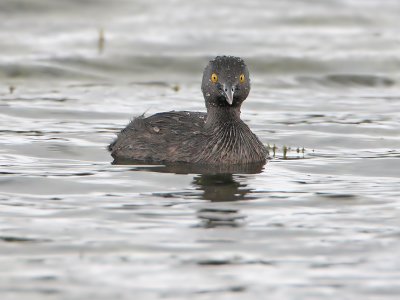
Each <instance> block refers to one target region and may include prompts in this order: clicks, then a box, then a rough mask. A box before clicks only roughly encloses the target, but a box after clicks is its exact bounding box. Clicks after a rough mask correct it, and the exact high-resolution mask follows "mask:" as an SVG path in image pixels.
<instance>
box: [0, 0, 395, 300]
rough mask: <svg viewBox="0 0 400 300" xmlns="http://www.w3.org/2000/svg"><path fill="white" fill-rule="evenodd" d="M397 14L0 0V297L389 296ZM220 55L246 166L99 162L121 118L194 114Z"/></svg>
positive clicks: (333, 0) (375, 6)
mask: <svg viewBox="0 0 400 300" xmlns="http://www.w3.org/2000/svg"><path fill="white" fill-rule="evenodd" d="M399 13H400V2H398V1H395V0H393V1H389V0H384V1H382V0H368V1H361V0H359V1H356V0H342V1H340V0H329V1H312V0H301V1H289V0H286V1H263V2H261V1H260V2H258V1H246V2H243V1H242V2H232V1H227V2H226V3H221V2H218V3H216V2H215V1H202V2H196V3H193V1H192V2H188V1H183V0H176V1H171V2H169V3H161V2H159V1H147V0H146V1H128V0H125V1H123V0H120V1H77V0H75V1H51V0H38V1H28V0H19V1H13V0H2V1H1V3H0V20H1V21H0V24H1V26H0V54H1V55H0V82H1V83H0V173H1V177H0V208H1V209H0V245H1V247H0V266H1V271H0V295H1V299H3V300H4V299H22V298H23V299H88V298H89V297H92V298H96V299H132V297H134V298H135V299H189V298H190V299H215V298H217V299H260V298H264V297H266V296H265V295H268V298H269V299H398V296H399V293H400V259H399V256H398V253H399V251H400V242H399V236H400V221H399V220H400V202H399V201H400V200H399V196H400V189H399V186H400V185H399V184H400V178H399V177H400V171H399V169H400V151H399V149H400V134H399V127H400V118H399V111H400V84H399V82H400V71H399V70H400V60H399V53H400V51H399V50H400V36H399V35H398V28H399V26H400V18H399V17H398V16H399ZM217 54H231V55H238V56H242V57H243V58H244V59H245V60H246V61H247V63H248V65H249V68H250V71H251V80H252V91H251V93H250V97H249V98H248V100H247V101H246V102H245V104H244V107H243V110H242V118H243V119H244V120H245V121H246V122H247V123H248V124H249V126H250V127H251V128H252V129H253V131H254V132H255V133H256V134H257V135H258V136H259V137H260V139H261V140H262V141H263V142H264V143H265V144H269V145H270V146H273V145H274V144H275V145H276V147H277V149H276V151H275V155H274V153H273V152H272V151H271V160H270V161H269V162H268V164H267V165H266V166H265V168H264V169H263V171H262V172H260V173H257V174H220V175H210V174H208V175H207V174H203V175H202V174H193V173H191V170H186V173H189V174H185V170H183V171H182V170H179V172H178V173H179V174H175V173H171V171H173V170H166V169H165V168H163V167H162V166H159V167H154V166H147V167H146V166H134V165H111V161H112V159H111V157H110V155H109V153H108V152H107V151H106V146H107V144H108V143H109V142H110V141H111V140H112V139H113V138H114V137H115V134H116V133H117V132H118V130H119V129H121V128H123V127H124V126H125V125H126V124H127V123H128V121H129V120H130V119H131V118H132V117H133V116H134V115H138V114H141V113H143V112H147V114H152V113H155V112H159V111H168V110H173V109H175V110H180V109H185V110H196V111H203V110H204V103H203V99H202V96H201V92H200V80H201V73H202V71H203V68H204V66H205V64H206V63H207V61H208V59H210V58H212V57H213V56H215V55H217ZM284 146H286V147H289V148H290V149H289V150H288V152H287V153H286V155H284V153H283V147H284ZM297 148H299V152H297V151H296V150H297ZM303 148H304V153H303V151H302V149H303ZM175 171H176V170H175Z"/></svg>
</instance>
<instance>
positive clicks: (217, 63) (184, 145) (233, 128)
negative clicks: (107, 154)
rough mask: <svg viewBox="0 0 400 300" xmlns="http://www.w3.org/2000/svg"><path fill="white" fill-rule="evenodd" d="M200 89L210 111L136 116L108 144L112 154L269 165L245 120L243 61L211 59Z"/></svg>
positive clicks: (123, 157) (159, 159) (163, 160)
mask: <svg viewBox="0 0 400 300" xmlns="http://www.w3.org/2000/svg"><path fill="white" fill-rule="evenodd" d="M201 90H202V92H203V95H204V99H205V103H206V108H207V113H201V112H189V111H171V112H163V113H157V114H155V115H152V116H150V117H147V118H145V117H143V116H141V117H138V118H135V119H134V120H133V121H131V122H130V123H129V124H128V126H126V128H124V129H123V130H122V131H121V132H120V133H119V135H118V137H117V138H116V139H115V141H114V142H113V143H111V144H110V145H109V150H110V151H111V155H112V156H113V157H114V158H115V159H120V160H134V161H139V162H145V163H178V162H179V163H181V162H182V163H194V164H211V165H217V164H220V165H232V164H252V163H262V164H264V163H265V162H266V157H267V155H268V151H267V149H266V148H265V146H264V145H263V144H262V143H261V142H260V140H259V139H258V138H257V136H256V135H255V134H254V133H253V132H252V131H251V130H250V128H249V127H248V126H247V125H246V124H245V123H244V122H243V121H242V120H241V119H240V107H241V105H242V103H243V101H244V100H245V99H246V98H247V96H248V94H249V92H250V78H249V71H248V68H247V66H246V64H245V63H244V61H243V60H242V59H241V58H239V57H233V56H217V57H216V58H215V59H213V60H211V61H210V62H209V63H208V65H207V66H206V68H205V70H204V73H203V81H202V84H201Z"/></svg>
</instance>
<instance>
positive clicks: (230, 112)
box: [206, 106, 242, 128]
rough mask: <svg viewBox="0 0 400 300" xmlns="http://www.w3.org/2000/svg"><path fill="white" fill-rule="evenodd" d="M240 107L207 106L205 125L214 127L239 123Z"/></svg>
mask: <svg viewBox="0 0 400 300" xmlns="http://www.w3.org/2000/svg"><path fill="white" fill-rule="evenodd" d="M241 122H242V121H241V119H240V107H232V106H229V107H214V106H210V107H208V108H207V119H206V127H208V128H215V127H221V126H232V125H234V124H235V123H241Z"/></svg>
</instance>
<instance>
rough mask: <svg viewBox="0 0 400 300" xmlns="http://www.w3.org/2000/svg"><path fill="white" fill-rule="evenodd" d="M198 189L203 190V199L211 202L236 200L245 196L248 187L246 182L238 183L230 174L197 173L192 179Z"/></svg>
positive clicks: (248, 190)
mask: <svg viewBox="0 0 400 300" xmlns="http://www.w3.org/2000/svg"><path fill="white" fill-rule="evenodd" d="M193 184H194V185H195V186H196V187H197V189H198V190H203V191H204V193H203V197H202V198H203V199H204V200H210V201H212V202H223V201H238V200H244V199H248V198H245V196H246V194H247V193H249V192H250V191H251V190H250V189H245V188H244V187H246V186H247V185H246V184H243V183H239V182H238V181H236V180H235V179H234V178H233V175H232V174H214V175H206V174H203V175H198V176H195V177H194V179H193Z"/></svg>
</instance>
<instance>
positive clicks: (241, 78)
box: [239, 74, 245, 83]
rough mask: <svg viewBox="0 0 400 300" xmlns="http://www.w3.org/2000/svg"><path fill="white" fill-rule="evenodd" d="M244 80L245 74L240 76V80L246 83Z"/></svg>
mask: <svg viewBox="0 0 400 300" xmlns="http://www.w3.org/2000/svg"><path fill="white" fill-rule="evenodd" d="M244 79H245V77H244V74H242V75H240V77H239V80H240V82H241V83H243V82H244Z"/></svg>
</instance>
